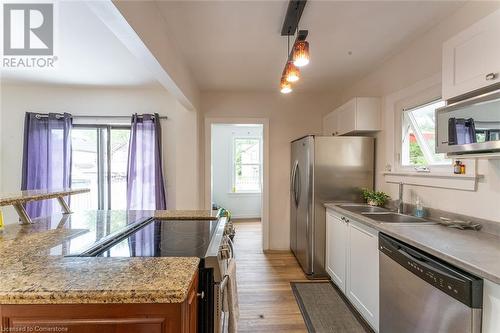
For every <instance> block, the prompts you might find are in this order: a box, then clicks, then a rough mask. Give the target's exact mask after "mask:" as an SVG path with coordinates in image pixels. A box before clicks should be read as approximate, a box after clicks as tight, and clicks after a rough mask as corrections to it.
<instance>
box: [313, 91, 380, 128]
mask: <svg viewBox="0 0 500 333" xmlns="http://www.w3.org/2000/svg"><path fill="white" fill-rule="evenodd" d="M379 130H380V98H378V97H355V98H353V99H351V100H350V101H349V102H347V103H345V104H344V105H342V106H340V107H338V108H337V109H335V110H333V111H332V112H330V113H329V114H327V115H326V116H325V117H324V118H323V135H346V134H356V133H361V132H374V131H379Z"/></svg>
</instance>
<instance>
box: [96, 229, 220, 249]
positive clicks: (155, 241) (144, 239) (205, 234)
mask: <svg viewBox="0 0 500 333" xmlns="http://www.w3.org/2000/svg"><path fill="white" fill-rule="evenodd" d="M218 224H219V221H217V220H215V221H151V222H150V223H149V224H147V225H146V226H144V227H143V228H141V229H140V230H138V231H136V232H135V233H133V234H131V235H130V236H129V237H127V238H125V239H123V240H121V241H120V242H118V243H116V244H114V245H113V246H111V247H108V248H107V249H106V250H105V251H103V252H101V253H99V254H98V256H102V257H198V258H201V259H204V258H206V257H209V256H210V253H209V246H210V241H211V240H212V237H213V236H214V234H215V233H216V230H217V226H218ZM215 241H217V240H215Z"/></svg>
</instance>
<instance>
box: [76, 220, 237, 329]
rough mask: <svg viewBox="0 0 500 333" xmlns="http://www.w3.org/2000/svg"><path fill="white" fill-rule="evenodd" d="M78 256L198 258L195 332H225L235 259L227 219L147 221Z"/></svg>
mask: <svg viewBox="0 0 500 333" xmlns="http://www.w3.org/2000/svg"><path fill="white" fill-rule="evenodd" d="M80 256H91V257H198V258H200V266H199V273H198V274H199V285H198V297H199V303H198V309H199V310H198V311H199V312H198V332H202V333H213V332H215V333H219V332H226V331H227V320H228V313H227V311H224V304H227V282H228V277H227V276H226V271H227V267H228V265H229V262H230V261H231V260H232V259H233V258H234V256H233V246H232V241H231V238H230V230H229V229H228V228H227V218H226V217H220V218H219V219H218V220H193V221H186V220H182V221H178V220H176V221H165V220H154V219H150V220H146V221H144V222H141V223H140V224H135V225H134V226H133V227H131V228H130V230H127V231H126V232H123V233H122V234H121V235H118V236H116V237H115V239H114V240H113V241H110V242H106V243H103V244H99V246H95V247H93V248H91V249H89V250H87V251H84V252H83V253H81V254H80Z"/></svg>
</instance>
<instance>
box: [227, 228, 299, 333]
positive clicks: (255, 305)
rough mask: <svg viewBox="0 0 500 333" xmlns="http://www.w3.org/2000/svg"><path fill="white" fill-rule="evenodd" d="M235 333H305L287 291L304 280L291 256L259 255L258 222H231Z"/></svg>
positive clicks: (290, 254) (260, 231) (259, 229)
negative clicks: (236, 299) (236, 308)
mask: <svg viewBox="0 0 500 333" xmlns="http://www.w3.org/2000/svg"><path fill="white" fill-rule="evenodd" d="M235 226H236V237H235V244H234V245H235V252H236V263H237V281H238V293H239V301H240V321H239V323H238V328H239V329H238V332H252V333H253V332H289V333H292V332H307V329H306V326H305V324H304V320H303V318H302V315H301V313H300V310H299V308H298V306H297V302H296V301H295V297H294V295H293V293H292V290H291V288H290V281H297V280H305V279H306V277H305V276H304V274H303V272H302V269H301V268H300V266H299V265H298V263H297V261H296V260H295V257H294V256H293V254H292V253H272V254H264V253H263V252H262V242H261V240H262V229H261V223H260V222H235Z"/></svg>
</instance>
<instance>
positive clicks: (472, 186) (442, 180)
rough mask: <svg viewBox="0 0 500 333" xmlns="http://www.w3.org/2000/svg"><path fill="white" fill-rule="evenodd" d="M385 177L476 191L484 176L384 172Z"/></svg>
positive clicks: (423, 184) (417, 184)
mask: <svg viewBox="0 0 500 333" xmlns="http://www.w3.org/2000/svg"><path fill="white" fill-rule="evenodd" d="M384 177H385V181H386V182H387V183H394V184H399V183H403V184H407V185H415V186H425V187H438V188H447V189H453V190H462V191H476V189H477V182H478V180H479V179H481V178H483V177H484V176H483V175H474V174H472V175H467V174H466V175H455V174H449V173H436V172H432V173H428V172H384Z"/></svg>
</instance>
